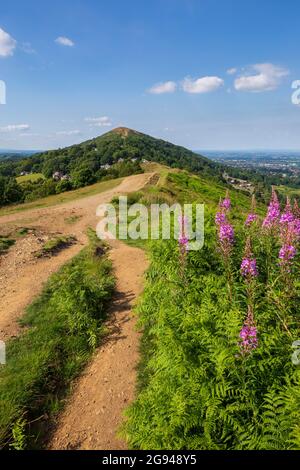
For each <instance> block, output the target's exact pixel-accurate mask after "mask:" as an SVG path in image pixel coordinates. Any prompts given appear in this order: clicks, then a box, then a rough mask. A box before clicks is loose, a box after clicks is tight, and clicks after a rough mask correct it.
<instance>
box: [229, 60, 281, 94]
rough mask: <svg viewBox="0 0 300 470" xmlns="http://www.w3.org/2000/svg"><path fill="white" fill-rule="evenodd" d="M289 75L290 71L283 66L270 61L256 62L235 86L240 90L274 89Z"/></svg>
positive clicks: (261, 90) (237, 80) (255, 91)
mask: <svg viewBox="0 0 300 470" xmlns="http://www.w3.org/2000/svg"><path fill="white" fill-rule="evenodd" d="M253 72H255V73H253ZM287 75H289V71H288V70H287V69H284V68H282V67H278V66H276V65H273V64H269V63H265V64H255V65H253V66H252V67H251V68H250V71H249V72H248V73H245V74H244V75H241V76H240V77H238V78H237V79H236V80H235V82H234V87H235V89H236V90H238V91H249V92H253V93H259V92H263V91H272V90H275V89H276V88H278V86H279V85H280V83H281V81H282V79H283V78H284V77H286V76H287Z"/></svg>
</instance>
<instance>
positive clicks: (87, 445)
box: [49, 242, 148, 450]
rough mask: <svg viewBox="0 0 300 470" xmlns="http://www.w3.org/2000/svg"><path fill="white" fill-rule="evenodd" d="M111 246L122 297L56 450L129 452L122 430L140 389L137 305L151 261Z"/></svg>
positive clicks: (64, 419)
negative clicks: (127, 409) (136, 392)
mask: <svg viewBox="0 0 300 470" xmlns="http://www.w3.org/2000/svg"><path fill="white" fill-rule="evenodd" d="M112 247H113V249H112V251H111V259H112V261H113V265H114V268H115V275H116V278H117V293H116V296H115V299H114V302H113V305H112V308H111V312H110V316H109V321H108V322H107V324H106V326H107V328H108V331H109V333H108V336H107V338H106V340H105V343H104V344H103V345H102V347H100V348H99V349H98V351H97V353H96V354H95V356H94V359H93V360H92V362H91V364H90V365H89V366H88V367H87V368H86V370H85V372H84V374H83V375H82V376H81V377H80V379H79V380H78V382H77V383H76V384H75V386H74V391H73V393H72V395H71V398H70V400H69V401H68V402H67V404H66V408H65V411H64V413H63V414H62V416H61V418H60V419H59V422H58V425H57V429H56V430H55V431H54V433H53V436H52V439H51V440H50V443H49V449H52V450H62V449H68V450H71V449H78V450H79V449H80V450H113V449H114V450H118V449H126V448H127V445H126V442H124V441H123V440H122V439H120V438H119V437H118V430H119V428H120V425H121V423H122V420H123V411H124V409H125V408H126V407H127V406H128V404H129V403H130V402H131V401H132V400H133V399H134V393H135V385H136V366H137V364H138V358H139V354H138V348H139V333H138V332H137V330H136V317H135V315H134V314H133V312H132V306H133V305H134V303H135V301H136V299H137V297H138V295H139V294H140V292H141V290H142V287H143V274H144V272H145V270H146V268H147V266H148V263H147V260H146V257H145V254H144V252H143V251H142V250H140V249H138V248H132V247H130V246H127V245H125V244H123V243H121V242H113V245H112Z"/></svg>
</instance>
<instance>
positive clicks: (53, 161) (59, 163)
mask: <svg viewBox="0 0 300 470" xmlns="http://www.w3.org/2000/svg"><path fill="white" fill-rule="evenodd" d="M122 160H125V161H132V160H133V161H137V162H141V161H143V160H148V161H154V162H158V163H162V164H165V165H168V166H170V167H177V168H185V169H187V170H189V171H192V172H195V173H198V172H201V173H205V174H207V175H211V176H218V177H220V176H221V174H222V165H220V164H218V163H216V162H213V161H211V160H209V159H208V158H205V157H203V156H201V155H197V154H195V153H194V152H192V151H190V150H188V149H186V148H184V147H180V146H178V145H174V144H172V143H170V142H166V141H164V140H161V139H156V138H154V137H151V136H149V135H146V134H142V133H141V132H137V131H135V130H132V129H128V128H125V127H119V128H117V129H114V130H112V131H110V132H108V133H106V134H104V135H102V136H100V137H96V138H94V139H91V140H88V141H85V142H82V143H81V144H77V145H72V146H70V147H66V148H62V149H58V150H50V151H47V152H40V153H37V154H35V155H32V156H30V157H28V158H26V159H23V160H21V161H18V165H17V168H18V171H19V172H21V171H30V172H35V173H43V174H44V175H45V177H46V178H49V177H51V176H52V174H53V173H54V172H57V171H60V172H63V173H67V174H71V173H72V172H74V171H77V170H79V169H82V168H85V169H86V168H88V169H89V170H91V171H92V172H98V171H99V170H100V169H101V168H103V167H104V166H105V165H113V164H115V163H117V162H120V161H122Z"/></svg>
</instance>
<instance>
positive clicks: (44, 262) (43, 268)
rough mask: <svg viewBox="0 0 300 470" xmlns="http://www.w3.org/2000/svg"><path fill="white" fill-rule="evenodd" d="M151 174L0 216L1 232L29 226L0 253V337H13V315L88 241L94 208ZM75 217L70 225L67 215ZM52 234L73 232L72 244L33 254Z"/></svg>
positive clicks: (137, 185) (16, 316)
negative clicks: (72, 198)
mask: <svg viewBox="0 0 300 470" xmlns="http://www.w3.org/2000/svg"><path fill="white" fill-rule="evenodd" d="M152 176H153V174H149V173H146V174H141V175H133V176H129V177H128V178H125V179H124V180H123V181H122V183H121V184H120V185H119V186H117V187H116V188H113V189H111V190H109V191H106V192H103V193H100V194H98V195H93V196H89V197H86V198H83V199H78V200H75V201H69V202H67V203H64V204H61V205H58V206H54V207H49V208H43V209H33V210H27V211H24V212H19V213H14V214H10V215H4V216H2V217H0V233H8V232H14V231H16V230H17V229H18V228H20V227H22V228H23V227H29V228H33V229H34V230H32V231H31V233H28V234H27V235H25V236H24V237H22V238H20V239H17V241H16V243H15V245H14V246H12V247H11V248H10V249H9V250H8V252H7V253H5V254H2V255H0V292H1V296H0V339H1V340H4V341H5V340H7V339H8V338H10V337H12V336H16V335H18V333H19V331H20V327H19V325H18V321H17V320H18V319H19V318H20V317H21V316H22V315H23V312H24V308H25V307H26V305H28V304H29V303H30V302H31V301H32V299H33V298H34V297H36V296H37V295H38V294H39V293H40V292H41V290H42V288H43V286H44V284H45V282H46V281H47V279H48V278H49V276H50V275H51V274H52V273H54V272H56V271H57V270H58V269H59V268H60V267H61V266H62V265H63V264H65V263H66V262H67V261H68V260H70V259H71V258H73V256H75V255H76V254H77V253H78V252H79V251H80V250H81V249H82V247H83V245H84V244H85V243H86V242H87V235H86V231H87V228H88V227H92V228H93V229H95V228H96V226H97V222H98V219H97V217H96V208H97V207H98V205H99V204H103V203H107V202H110V201H111V199H112V198H113V197H114V196H117V195H119V194H124V193H129V192H131V191H137V190H139V189H141V188H142V187H143V186H144V185H145V184H147V181H148V180H149V178H151V177H152ZM70 217H72V218H77V217H78V218H77V219H76V221H75V223H73V224H70V223H69V219H70ZM53 234H63V235H67V236H70V235H74V236H75V237H76V240H77V243H76V244H74V245H73V246H70V247H69V248H66V249H64V250H62V251H61V252H59V253H57V254H56V256H54V257H51V258H40V259H37V258H36V257H35V256H34V253H35V252H36V251H38V250H39V249H40V248H41V246H42V243H43V242H44V241H45V240H47V239H49V238H51V236H53Z"/></svg>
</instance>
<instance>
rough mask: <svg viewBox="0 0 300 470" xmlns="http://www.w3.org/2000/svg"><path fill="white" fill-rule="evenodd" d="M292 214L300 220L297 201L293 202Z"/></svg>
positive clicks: (299, 209)
mask: <svg viewBox="0 0 300 470" xmlns="http://www.w3.org/2000/svg"><path fill="white" fill-rule="evenodd" d="M293 214H294V216H295V217H296V218H297V219H299V218H300V208H299V205H298V201H297V199H295V200H294V207H293Z"/></svg>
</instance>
